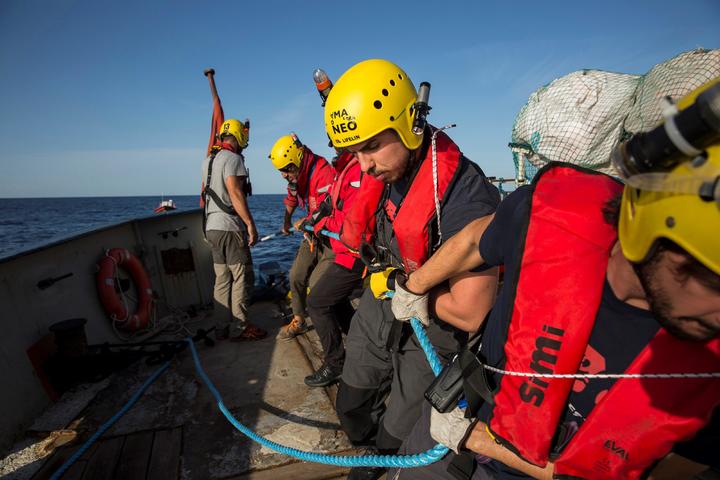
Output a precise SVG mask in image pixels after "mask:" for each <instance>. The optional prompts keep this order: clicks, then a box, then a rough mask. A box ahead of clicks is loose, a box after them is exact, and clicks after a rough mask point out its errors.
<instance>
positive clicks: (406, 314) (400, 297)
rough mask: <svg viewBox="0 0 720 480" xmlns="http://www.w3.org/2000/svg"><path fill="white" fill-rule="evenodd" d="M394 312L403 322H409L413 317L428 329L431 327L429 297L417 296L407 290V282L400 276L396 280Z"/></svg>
mask: <svg viewBox="0 0 720 480" xmlns="http://www.w3.org/2000/svg"><path fill="white" fill-rule="evenodd" d="M392 312H393V315H395V318H397V319H398V320H400V321H401V322H409V321H410V319H411V318H412V317H415V318H417V319H418V320H420V323H422V324H423V325H425V326H426V327H427V326H428V325H430V315H429V314H428V295H427V293H426V294H425V295H417V294H415V293H412V292H410V291H408V290H406V289H405V280H404V279H403V278H402V275H398V276H397V279H396V280H395V294H394V295H393V299H392Z"/></svg>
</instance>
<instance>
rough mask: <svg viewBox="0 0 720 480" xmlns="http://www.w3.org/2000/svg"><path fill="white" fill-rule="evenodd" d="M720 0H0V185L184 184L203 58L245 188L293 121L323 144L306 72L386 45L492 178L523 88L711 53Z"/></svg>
mask: <svg viewBox="0 0 720 480" xmlns="http://www.w3.org/2000/svg"><path fill="white" fill-rule="evenodd" d="M718 25H720V2H719V1H717V0H705V1H702V0H685V1H683V2H679V1H645V0H643V1H634V2H627V1H625V2H620V1H603V2H581V1H573V2H568V1H558V2H552V1H550V2H527V1H515V2H490V1H474V2H452V1H446V2H432V3H431V2H424V1H415V2H391V1H388V0H385V1H382V2H375V1H368V0H363V1H358V2H309V1H292V2H291V1H287V2H281V1H273V0H264V1H256V2H244V1H243V2H190V1H182V0H176V1H164V0H163V1H143V2H141V1H134V0H131V1H123V2H118V1H113V2H109V1H103V0H94V1H90V0H53V1H44V2H41V1H37V0H3V1H2V2H0V72H1V74H0V105H1V106H2V107H1V110H0V111H1V112H2V113H1V114H0V169H1V171H2V174H0V197H38V196H41V197H45V196H48V197H52V196H84V195H109V196H112V195H160V194H161V193H165V194H166V195H169V194H175V195H178V194H195V193H197V191H198V188H199V185H200V180H201V179H200V171H199V170H200V163H201V161H202V158H203V154H204V149H205V146H206V144H207V138H208V134H209V123H210V115H211V109H212V104H211V98H210V93H209V89H208V83H207V79H206V78H205V77H204V76H203V74H202V72H203V69H204V68H206V67H213V68H215V70H216V72H217V74H216V81H217V85H218V89H219V92H220V96H221V98H222V101H223V106H224V109H225V114H226V117H228V118H229V117H239V118H245V117H249V118H250V119H251V120H252V128H251V139H250V147H249V148H248V149H247V150H246V163H247V165H248V167H249V168H250V171H251V174H252V178H253V184H254V187H255V191H256V192H257V193H281V192H282V191H283V190H284V185H283V181H282V179H281V177H280V176H279V175H278V174H277V173H276V171H275V170H273V168H272V166H271V165H270V162H269V160H268V159H267V155H268V153H269V149H270V147H271V146H272V144H273V143H274V141H275V140H276V139H277V137H279V136H280V135H283V134H286V133H287V132H289V131H291V130H293V131H295V132H297V133H298V135H299V136H300V138H301V139H302V140H303V141H304V142H305V143H306V144H308V145H309V146H310V147H311V148H313V149H314V150H315V151H316V152H318V153H321V154H324V155H330V153H331V152H330V151H329V149H328V148H327V146H326V145H327V140H326V136H325V133H324V126H323V120H322V118H323V117H322V109H321V107H320V100H319V97H318V96H317V93H316V91H315V88H314V85H313V84H312V78H311V76H312V71H313V69H314V68H317V67H322V68H324V69H325V70H326V71H327V72H328V73H329V75H330V76H331V78H333V79H337V78H338V77H339V76H340V75H341V74H342V72H344V71H345V70H346V69H347V68H349V67H350V66H352V65H353V64H354V63H356V62H358V61H360V60H364V59H367V58H387V59H389V60H392V61H394V62H396V63H398V64H399V65H400V66H402V67H403V68H404V69H405V70H406V71H407V73H408V74H409V75H410V77H411V78H412V79H413V81H414V82H415V84H416V85H418V84H419V83H420V82H421V81H429V82H431V83H432V86H433V87H432V93H431V102H430V103H431V105H432V107H433V110H432V112H431V115H430V117H429V119H430V121H431V123H434V124H437V125H441V124H446V123H450V122H454V123H457V125H458V126H457V128H455V129H453V130H451V131H450V135H451V136H452V137H453V138H454V139H455V141H456V142H457V143H458V144H459V145H460V148H461V149H462V150H463V152H464V153H465V154H466V155H467V156H468V157H470V158H471V159H473V160H474V161H476V162H477V163H478V164H480V166H481V167H482V168H483V169H484V170H485V172H486V173H487V174H488V175H505V176H509V175H512V174H513V167H512V158H511V154H510V152H509V149H508V148H507V143H508V141H509V138H510V132H511V128H512V124H513V119H514V118H515V115H516V114H517V113H518V111H519V110H520V108H521V107H522V105H523V104H524V103H525V102H526V101H527V98H528V96H529V95H530V93H531V92H532V91H534V90H535V89H537V88H538V87H540V86H542V85H544V84H546V83H548V82H550V81H552V80H553V79H554V78H557V77H560V76H562V75H565V74H567V73H569V72H571V71H574V70H578V69H583V68H597V69H602V70H610V71H616V72H625V73H645V72H646V71H647V70H649V69H650V68H651V67H652V66H653V65H655V64H656V63H658V62H662V61H664V60H667V59H669V58H671V57H672V56H674V55H676V54H678V53H681V52H683V51H686V50H690V49H693V48H697V47H704V48H720V28H718Z"/></svg>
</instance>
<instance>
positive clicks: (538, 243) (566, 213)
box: [488, 166, 720, 478]
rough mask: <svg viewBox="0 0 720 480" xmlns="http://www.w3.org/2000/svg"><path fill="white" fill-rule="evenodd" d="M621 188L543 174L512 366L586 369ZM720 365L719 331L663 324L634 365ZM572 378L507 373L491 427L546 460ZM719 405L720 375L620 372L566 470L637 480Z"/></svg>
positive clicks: (599, 180)
mask: <svg viewBox="0 0 720 480" xmlns="http://www.w3.org/2000/svg"><path fill="white" fill-rule="evenodd" d="M621 192H622V186H621V185H620V184H619V183H618V182H616V181H615V180H613V179H612V178H610V177H607V176H604V175H601V174H596V173H592V172H587V171H581V170H579V169H577V168H574V167H569V166H555V167H552V168H549V169H548V170H546V171H544V173H543V174H542V175H541V176H540V178H539V179H538V180H536V184H535V190H534V193H533V197H532V208H531V213H530V218H529V224H528V227H527V235H526V237H525V245H524V252H523V256H522V260H521V264H520V268H519V271H518V272H517V276H516V277H515V280H512V279H508V278H506V281H508V282H513V281H514V282H515V292H514V296H513V298H514V304H513V309H512V313H511V320H510V327H509V330H508V333H507V341H506V343H505V356H504V358H505V365H504V366H503V367H502V368H504V369H505V370H510V371H520V372H528V371H536V372H538V373H576V372H578V370H579V367H580V363H581V361H582V360H583V356H584V353H585V350H586V348H587V345H588V341H589V338H590V334H591V332H592V328H593V324H594V322H595V317H596V315H597V311H598V308H599V305H600V301H601V297H602V291H603V287H604V282H605V277H606V270H607V263H608V259H609V255H610V251H611V249H612V247H613V245H614V244H615V242H616V240H617V232H616V229H615V228H614V227H612V226H610V225H608V224H607V223H606V222H605V220H604V219H603V214H602V208H603V206H604V204H605V202H606V201H607V200H609V199H610V198H613V197H615V196H617V195H619V194H620V193H621ZM718 370H720V339H718V338H716V339H714V340H711V341H709V342H706V343H704V344H703V343H697V342H688V341H683V340H679V339H677V338H674V337H672V336H671V335H670V334H668V333H667V331H665V330H664V329H660V331H659V333H658V334H657V335H656V336H655V337H654V338H653V339H652V340H651V341H650V343H649V344H648V345H647V346H646V347H645V348H644V349H643V350H642V352H641V353H640V354H639V355H638V356H637V357H636V358H635V360H634V361H633V363H632V364H631V365H630V367H628V369H627V371H626V373H676V372H713V371H718ZM573 382H574V380H573V379H559V378H554V379H547V378H536V377H530V378H528V377H518V376H511V375H505V376H503V377H502V379H501V381H500V385H499V389H498V391H497V392H496V394H495V406H494V408H493V412H492V417H491V419H490V421H489V422H488V426H489V428H490V430H491V431H492V433H493V435H495V436H496V438H497V439H498V441H500V442H501V443H502V444H504V445H505V446H506V447H507V448H509V449H511V450H513V451H514V452H516V453H517V454H518V455H520V456H521V457H522V458H524V459H525V460H527V461H529V462H530V463H533V464H536V465H539V466H545V465H546V464H547V461H548V456H549V453H550V449H551V446H552V445H551V444H552V439H553V437H554V435H555V432H556V430H557V426H558V423H559V422H560V420H561V416H562V414H563V412H564V410H565V408H566V406H567V399H568V395H569V393H570V389H571V388H572V385H573ZM718 404H720V379H709V380H708V379H688V378H683V379H677V380H676V379H672V380H668V379H647V380H645V379H643V380H639V379H618V380H617V381H616V382H615V383H614V385H613V386H612V387H611V388H610V390H609V391H608V393H607V394H606V395H605V396H604V397H603V398H602V399H601V400H600V402H599V403H598V404H597V405H596V406H595V408H594V409H593V410H592V412H591V414H590V415H589V416H588V418H587V420H585V422H584V423H583V424H582V425H581V426H580V429H579V431H578V432H577V433H576V434H575V436H574V437H573V438H572V439H571V440H570V442H569V444H568V445H567V446H566V447H565V449H564V450H563V451H562V453H561V454H560V455H559V457H557V458H556V459H555V467H554V469H555V476H556V477H561V478H567V477H571V478H638V477H640V476H641V475H642V474H643V472H644V471H645V470H646V469H648V468H649V467H650V466H652V464H653V462H655V461H656V460H658V459H660V458H662V457H663V456H665V455H666V454H667V453H668V452H669V451H670V449H671V448H672V445H673V444H674V443H676V442H679V441H683V440H688V439H690V438H692V437H693V435H694V434H695V432H697V431H698V430H699V429H700V428H702V426H703V425H704V424H706V423H707V422H708V421H709V420H710V417H711V414H712V411H713V409H714V408H715V407H716V406H717V405H718Z"/></svg>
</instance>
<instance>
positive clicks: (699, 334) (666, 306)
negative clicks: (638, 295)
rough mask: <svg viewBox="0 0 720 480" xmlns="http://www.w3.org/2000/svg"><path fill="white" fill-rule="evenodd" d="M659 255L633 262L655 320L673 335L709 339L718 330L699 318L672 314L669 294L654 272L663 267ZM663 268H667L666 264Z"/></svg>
mask: <svg viewBox="0 0 720 480" xmlns="http://www.w3.org/2000/svg"><path fill="white" fill-rule="evenodd" d="M660 257H662V255H659V254H657V253H656V254H655V255H653V256H652V258H650V259H649V260H647V261H646V262H643V263H640V264H633V268H634V269H635V273H636V274H637V276H638V278H639V279H640V284H641V285H642V287H643V290H645V296H646V300H647V302H648V304H649V305H650V312H651V313H652V314H653V316H654V317H655V320H657V322H658V323H659V324H660V325H661V326H662V327H663V328H664V329H665V330H667V331H668V333H670V334H671V335H672V336H674V337H677V338H679V339H681V340H689V341H691V342H705V341H708V340H711V339H712V338H714V337H715V336H716V335H717V334H718V332H716V331H714V330H712V329H710V328H708V327H706V326H705V325H704V324H703V323H701V322H700V321H699V320H697V319H695V318H686V317H674V316H672V314H671V312H672V307H673V305H672V301H671V300H670V295H669V294H668V292H666V291H665V290H664V289H663V288H662V287H661V286H660V285H659V282H658V281H657V280H656V278H657V275H656V273H657V272H658V270H659V269H661V268H663V267H662V266H661V265H660V263H661V261H660ZM665 268H668V266H666V267H665ZM692 325H696V326H697V327H698V328H691V327H692Z"/></svg>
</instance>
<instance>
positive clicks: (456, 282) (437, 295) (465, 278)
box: [429, 268, 498, 333]
mask: <svg viewBox="0 0 720 480" xmlns="http://www.w3.org/2000/svg"><path fill="white" fill-rule="evenodd" d="M497 277H498V276H497V268H492V269H489V270H486V271H484V272H480V273H466V274H464V275H462V276H461V277H460V278H455V279H452V280H450V286H449V287H448V286H445V285H440V286H437V287H435V288H433V289H432V290H431V291H430V300H429V301H430V309H431V311H432V312H433V313H434V314H435V316H436V317H437V318H439V319H441V320H442V321H444V322H446V323H449V324H450V325H452V326H453V327H455V328H459V329H460V330H463V331H465V332H472V333H474V332H476V331H477V330H479V329H480V327H481V326H482V323H483V321H484V320H485V317H486V316H487V314H488V312H489V311H490V309H491V308H492V306H493V304H494V303H495V297H496V294H497Z"/></svg>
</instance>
